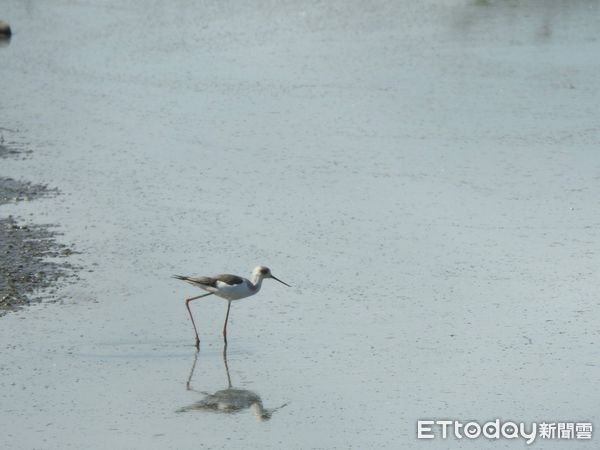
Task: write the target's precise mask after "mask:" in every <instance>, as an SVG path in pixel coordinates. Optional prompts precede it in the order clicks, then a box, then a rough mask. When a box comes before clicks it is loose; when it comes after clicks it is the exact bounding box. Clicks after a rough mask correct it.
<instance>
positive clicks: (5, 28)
mask: <svg viewBox="0 0 600 450" xmlns="http://www.w3.org/2000/svg"><path fill="white" fill-rule="evenodd" d="M11 35H12V30H11V29H10V25H9V24H8V22H5V21H4V20H0V36H3V37H8V36H11Z"/></svg>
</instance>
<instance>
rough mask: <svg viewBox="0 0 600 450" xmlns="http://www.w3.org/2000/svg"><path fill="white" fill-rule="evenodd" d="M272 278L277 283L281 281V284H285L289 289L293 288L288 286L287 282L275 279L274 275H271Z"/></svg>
mask: <svg viewBox="0 0 600 450" xmlns="http://www.w3.org/2000/svg"><path fill="white" fill-rule="evenodd" d="M271 278H273V279H274V280H275V281H279V282H280V283H281V284H285V285H286V286H287V287H291V286H290V285H289V284H287V283H286V282H285V281H281V280H280V279H279V278H277V277H274V276H273V275H271Z"/></svg>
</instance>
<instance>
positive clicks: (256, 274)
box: [252, 266, 291, 287]
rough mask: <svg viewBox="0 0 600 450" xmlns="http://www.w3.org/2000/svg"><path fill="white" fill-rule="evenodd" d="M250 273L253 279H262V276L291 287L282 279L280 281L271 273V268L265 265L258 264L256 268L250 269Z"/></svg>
mask: <svg viewBox="0 0 600 450" xmlns="http://www.w3.org/2000/svg"><path fill="white" fill-rule="evenodd" d="M252 275H253V278H254V279H262V278H273V279H274V280H275V281H279V282H280V283H281V284H285V285H286V286H287V287H291V286H290V285H289V284H287V283H286V282H284V281H281V280H280V279H279V278H277V277H276V276H275V275H273V274H272V273H271V269H269V268H268V267H265V266H258V267H256V269H254V270H253V271H252Z"/></svg>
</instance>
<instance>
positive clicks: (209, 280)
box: [173, 275, 217, 287]
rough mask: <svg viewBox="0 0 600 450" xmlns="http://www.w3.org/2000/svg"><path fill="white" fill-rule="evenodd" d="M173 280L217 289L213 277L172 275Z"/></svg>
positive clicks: (215, 280)
mask: <svg viewBox="0 0 600 450" xmlns="http://www.w3.org/2000/svg"><path fill="white" fill-rule="evenodd" d="M173 278H177V279H178V280H182V281H187V282H188V283H190V284H194V285H196V286H200V287H202V286H212V287H217V279H216V278H213V277H185V276H183V275H173Z"/></svg>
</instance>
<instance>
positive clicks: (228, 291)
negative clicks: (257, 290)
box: [215, 281, 254, 300]
mask: <svg viewBox="0 0 600 450" xmlns="http://www.w3.org/2000/svg"><path fill="white" fill-rule="evenodd" d="M253 293H254V292H252V291H251V290H250V289H249V288H248V285H247V284H246V283H240V284H234V285H233V286H232V285H229V284H227V283H223V282H222V281H217V289H216V290H215V295H216V296H218V297H221V298H224V299H227V300H239V299H241V298H245V297H248V296H249V295H252V294H253Z"/></svg>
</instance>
